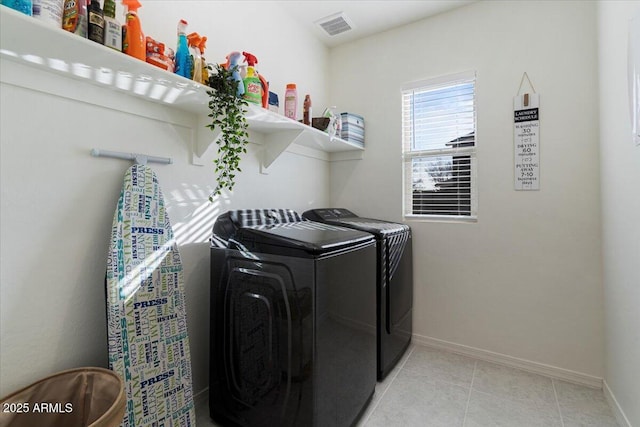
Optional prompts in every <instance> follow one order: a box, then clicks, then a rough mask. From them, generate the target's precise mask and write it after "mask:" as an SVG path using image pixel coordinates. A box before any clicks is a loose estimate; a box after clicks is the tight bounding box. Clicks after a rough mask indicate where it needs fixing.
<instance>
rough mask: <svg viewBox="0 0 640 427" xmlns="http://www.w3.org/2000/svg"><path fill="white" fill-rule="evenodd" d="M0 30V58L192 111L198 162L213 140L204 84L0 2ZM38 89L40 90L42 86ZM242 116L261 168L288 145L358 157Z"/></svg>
mask: <svg viewBox="0 0 640 427" xmlns="http://www.w3.org/2000/svg"><path fill="white" fill-rule="evenodd" d="M0 31H1V33H0V59H1V60H2V61H3V62H5V61H13V62H17V63H19V64H22V65H26V66H28V67H31V68H35V69H38V70H41V71H44V72H47V73H53V74H57V75H61V76H64V77H66V78H69V79H73V80H77V81H82V82H86V83H89V84H92V85H95V86H99V87H103V88H107V89H110V90H112V91H113V92H115V93H119V94H122V95H125V96H132V97H136V98H140V99H144V100H147V101H150V102H152V103H154V104H158V105H162V106H164V107H166V108H170V109H175V110H179V111H183V112H185V113H189V114H195V115H197V120H198V127H197V128H198V130H197V135H196V136H195V138H196V139H195V142H194V147H193V162H194V164H201V159H200V158H201V157H202V156H203V155H204V154H205V153H206V152H207V151H208V150H209V147H210V146H211V145H212V144H213V142H214V141H215V139H216V135H214V134H212V132H211V131H210V130H209V129H207V128H205V127H204V125H205V124H206V123H208V117H207V114H208V112H209V109H208V107H207V105H208V102H209V96H208V95H207V89H208V88H207V87H206V86H203V85H201V84H199V83H196V82H194V81H192V80H189V79H186V78H184V77H181V76H178V75H176V74H173V73H170V72H167V71H165V70H162V69H160V68H158V67H155V66H153V65H151V64H147V63H146V62H142V61H140V60H137V59H135V58H132V57H130V56H128V55H125V54H122V53H120V52H116V51H114V50H111V49H109V48H107V47H105V46H102V45H99V44H97V43H94V42H92V41H90V40H88V39H84V38H82V37H79V36H77V35H75V34H72V33H69V32H67V31H64V30H62V29H56V28H52V27H49V26H47V25H45V24H43V23H42V22H40V21H38V20H36V19H33V18H31V17H29V16H26V15H23V14H21V13H19V12H16V11H14V10H12V9H9V8H7V7H5V6H0ZM6 74H9V73H6ZM14 74H15V73H14ZM1 77H2V81H5V80H8V78H9V77H7V78H5V72H3V73H2V76H1ZM23 81H24V79H23ZM36 87H38V85H37V83H35V82H34V88H36ZM38 90H42V85H40V86H39V87H38ZM246 117H247V121H248V122H249V130H250V131H251V132H257V133H261V134H263V135H264V149H263V155H264V156H263V159H262V162H263V165H262V167H263V168H264V169H266V168H268V167H269V166H271V164H272V163H273V162H274V161H275V160H276V159H277V158H278V156H279V155H280V154H281V153H282V152H284V151H285V150H286V149H287V148H288V147H290V146H291V145H292V144H296V145H299V146H301V147H306V148H311V149H313V150H317V151H320V152H325V153H328V160H343V159H360V158H362V153H363V151H364V149H363V148H362V147H360V146H358V145H356V144H353V143H351V142H349V141H345V140H342V139H340V138H329V136H328V135H327V134H326V133H324V132H321V131H319V130H317V129H314V128H312V127H310V126H306V125H304V124H302V123H299V122H296V121H294V120H291V119H288V118H286V117H284V116H281V115H279V114H277V113H274V112H271V111H268V110H265V109H263V108H261V107H259V106H256V105H253V104H252V105H250V106H249V110H248V112H247V116H246Z"/></svg>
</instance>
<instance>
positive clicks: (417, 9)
mask: <svg viewBox="0 0 640 427" xmlns="http://www.w3.org/2000/svg"><path fill="white" fill-rule="evenodd" d="M474 1H476V0H386V1H381V0H350V1H347V0H344V1H340V0H296V1H284V0H283V1H278V2H277V3H279V4H280V5H281V6H282V8H283V9H285V10H286V11H287V13H289V14H290V15H291V16H293V17H294V18H295V19H296V20H297V21H299V22H300V23H301V24H302V25H303V26H305V27H307V28H308V29H309V31H310V32H312V33H313V34H314V35H315V36H316V37H318V39H319V40H321V41H322V42H323V43H324V44H325V45H327V46H329V47H333V46H337V45H339V44H342V43H346V42H349V41H353V40H356V39H359V38H362V37H366V36H369V35H371V34H375V33H378V32H381V31H385V30H389V29H391V28H395V27H399V26H401V25H405V24H408V23H410V22H415V21H418V20H420V19H424V18H426V17H428V16H432V15H435V14H438V13H441V12H445V11H448V10H451V9H455V8H458V7H460V6H464V5H466V4H469V3H472V2H474ZM339 12H343V13H344V14H345V15H346V16H347V18H348V19H349V21H350V23H351V24H353V27H354V28H353V29H352V30H350V31H347V32H345V33H342V34H338V35H336V36H333V37H331V36H329V35H328V34H327V33H325V32H324V30H323V29H322V28H320V26H319V25H317V24H316V22H317V21H318V20H320V19H322V18H325V17H327V16H330V15H334V14H337V13H339Z"/></svg>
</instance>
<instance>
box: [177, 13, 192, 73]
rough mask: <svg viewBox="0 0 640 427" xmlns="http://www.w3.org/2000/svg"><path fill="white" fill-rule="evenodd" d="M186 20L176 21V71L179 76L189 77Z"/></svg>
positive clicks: (189, 60) (189, 63)
mask: <svg viewBox="0 0 640 427" xmlns="http://www.w3.org/2000/svg"><path fill="white" fill-rule="evenodd" d="M187 25H188V23H187V21H185V20H184V19H181V20H180V22H178V46H177V47H176V71H175V73H176V74H177V75H179V76H182V77H186V78H188V79H191V55H190V54H189V44H188V42H187Z"/></svg>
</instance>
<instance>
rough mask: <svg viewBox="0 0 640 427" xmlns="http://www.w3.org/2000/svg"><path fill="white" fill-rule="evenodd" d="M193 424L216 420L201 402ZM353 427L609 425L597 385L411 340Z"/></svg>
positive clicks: (206, 424) (610, 418)
mask: <svg viewBox="0 0 640 427" xmlns="http://www.w3.org/2000/svg"><path fill="white" fill-rule="evenodd" d="M197 418H198V426H199V427H210V426H215V425H216V424H214V423H213V422H212V421H211V420H210V419H209V416H208V409H207V402H206V401H202V402H201V403H200V404H199V405H198V408H197ZM357 426H358V427H378V426H380V427H393V426H400V427H413V426H416V427H417V426H419V427H425V426H443V427H455V426H461V427H462V426H463V427H479V426H482V427H489V426H490V427H499V426H505V427H528V426H540V427H551V426H559V427H573V426H582V427H588V426H593V427H609V426H611V427H614V426H618V424H617V423H616V420H615V418H614V416H613V414H612V412H611V409H610V408H609V406H608V404H607V402H606V401H605V398H604V394H603V392H602V390H597V389H592V388H589V387H584V386H579V385H575V384H572V383H568V382H565V381H560V380H556V379H551V378H547V377H543V376H541V375H536V374H532V373H529V372H525V371H521V370H518V369H514V368H508V367H505V366H501V365H496V364H493V363H489V362H484V361H480V360H475V359H471V358H469V357H465V356H461V355H457V354H453V353H449V352H445V351H442V350H436V349H433V348H429V347H424V346H420V345H412V346H411V347H410V348H409V349H408V350H407V353H406V354H405V356H404V357H403V359H402V360H401V361H400V363H399V364H398V366H397V367H396V368H395V369H394V370H393V371H392V372H391V373H390V374H389V375H388V376H387V378H386V379H385V380H384V381H383V382H381V383H378V384H377V385H376V392H375V395H374V397H373V400H372V402H371V404H370V405H369V407H368V409H367V411H366V413H365V414H364V415H363V417H362V419H361V420H360V422H359V423H358V425H357Z"/></svg>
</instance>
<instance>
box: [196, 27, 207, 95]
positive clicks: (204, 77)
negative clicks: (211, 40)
mask: <svg viewBox="0 0 640 427" xmlns="http://www.w3.org/2000/svg"><path fill="white" fill-rule="evenodd" d="M198 47H199V48H200V55H202V84H203V85H208V84H209V69H208V68H207V60H206V59H205V58H204V50H205V49H206V48H207V36H202V39H200V45H199V46H198Z"/></svg>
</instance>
